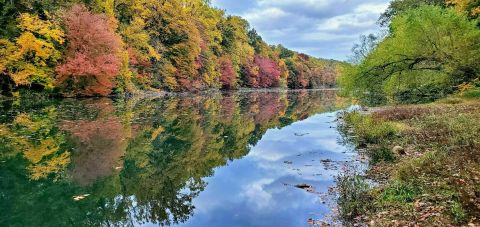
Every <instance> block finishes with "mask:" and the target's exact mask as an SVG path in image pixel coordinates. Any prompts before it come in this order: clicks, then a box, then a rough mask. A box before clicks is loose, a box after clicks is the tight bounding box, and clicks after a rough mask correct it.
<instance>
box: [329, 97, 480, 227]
mask: <svg viewBox="0 0 480 227" xmlns="http://www.w3.org/2000/svg"><path fill="white" fill-rule="evenodd" d="M453 100H454V101H453ZM339 118H340V119H341V120H342V121H343V122H341V123H340V125H341V130H342V131H343V133H344V135H345V136H346V137H347V140H348V142H349V143H352V144H353V145H354V146H356V149H355V150H357V151H358V152H359V153H364V154H365V155H366V156H368V157H369V159H370V164H369V165H370V166H369V168H368V170H367V171H366V172H365V173H358V172H357V173H354V174H353V175H351V176H343V177H344V178H343V181H342V179H340V182H342V184H340V185H339V186H338V187H339V194H340V198H341V199H340V201H339V205H340V206H343V208H341V210H343V214H342V215H341V216H342V218H343V219H344V220H345V221H346V223H350V224H352V223H353V224H358V223H367V224H370V225H372V226H374V225H380V226H417V225H420V226H425V225H426V226H441V225H444V226H445V225H450V226H460V225H469V226H472V225H473V226H478V225H480V220H479V217H480V216H479V214H480V196H479V195H480V187H479V186H480V141H478V138H479V136H480V125H479V124H478V122H480V99H478V98H477V99H466V98H455V99H454V98H447V99H443V100H439V101H437V102H435V103H430V104H418V105H401V106H384V107H375V108H368V109H367V110H366V111H356V112H355V111H354V112H346V113H344V114H343V115H342V116H340V117H339ZM353 179H361V182H357V181H356V180H353ZM371 181H373V182H375V183H374V184H372V183H368V182H371ZM365 185H368V187H363V186H365ZM342 193H343V194H342ZM342 199H343V200H342ZM357 200H358V201H357ZM341 213H342V212H341Z"/></svg>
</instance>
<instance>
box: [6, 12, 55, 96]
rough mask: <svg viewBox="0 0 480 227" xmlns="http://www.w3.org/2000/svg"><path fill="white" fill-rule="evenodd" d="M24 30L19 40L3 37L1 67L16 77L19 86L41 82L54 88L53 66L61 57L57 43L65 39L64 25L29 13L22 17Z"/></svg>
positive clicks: (46, 86) (22, 29)
mask: <svg viewBox="0 0 480 227" xmlns="http://www.w3.org/2000/svg"><path fill="white" fill-rule="evenodd" d="M18 27H19V29H20V30H21V31H22V33H21V35H20V36H19V37H18V38H16V40H15V43H12V42H10V41H8V40H0V56H1V57H2V58H1V59H0V71H2V72H4V73H5V74H6V75H8V76H10V78H11V79H12V80H13V81H14V83H15V85H16V86H31V85H33V84H36V85H40V86H42V87H43V88H45V89H47V90H49V89H53V88H54V78H55V76H54V70H53V67H54V66H55V64H56V63H57V61H58V60H59V59H60V58H61V55H62V54H61V52H60V51H58V50H57V49H56V46H57V45H61V44H63V42H64V39H63V37H64V33H63V31H62V30H61V29H60V27H59V26H58V25H57V24H55V23H53V22H51V21H48V20H41V19H40V18H39V17H38V16H36V15H31V14H28V13H24V14H21V15H20V16H19V17H18Z"/></svg>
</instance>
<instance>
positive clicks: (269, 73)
mask: <svg viewBox="0 0 480 227" xmlns="http://www.w3.org/2000/svg"><path fill="white" fill-rule="evenodd" d="M254 61H255V64H256V65H257V66H258V68H259V78H258V85H259V86H260V87H262V88H269V87H277V86H278V85H279V82H280V75H281V74H282V70H281V69H280V67H279V66H278V64H277V63H276V62H275V61H274V60H272V59H270V58H266V57H262V56H260V55H255V59H254Z"/></svg>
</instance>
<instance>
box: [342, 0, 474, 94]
mask: <svg viewBox="0 0 480 227" xmlns="http://www.w3.org/2000/svg"><path fill="white" fill-rule="evenodd" d="M479 15H480V2H479V1H475V0H446V1H445V0H395V1H393V2H391V4H390V6H389V8H388V9H387V10H386V12H385V13H384V14H382V16H381V17H380V19H379V23H380V24H381V25H382V26H383V27H384V28H385V29H384V31H383V32H381V33H380V34H371V35H368V36H363V37H362V39H361V42H360V43H359V44H356V45H355V47H354V48H353V56H352V62H353V63H354V64H353V65H351V66H350V67H348V69H346V70H345V74H344V75H343V76H342V77H341V78H340V83H341V87H342V92H343V94H344V95H350V96H354V97H356V98H359V99H360V100H361V101H364V102H366V103H369V104H382V103H386V102H393V103H420V102H429V101H433V100H435V99H438V98H441V97H444V96H446V95H449V94H452V93H455V92H458V91H464V90H465V89H478V87H480V83H479V77H480V29H479V28H480V20H479V19H478V16H479Z"/></svg>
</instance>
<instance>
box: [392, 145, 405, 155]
mask: <svg viewBox="0 0 480 227" xmlns="http://www.w3.org/2000/svg"><path fill="white" fill-rule="evenodd" d="M392 152H393V153H394V154H397V155H404V154H405V149H403V147H401V146H395V147H393V149H392Z"/></svg>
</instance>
